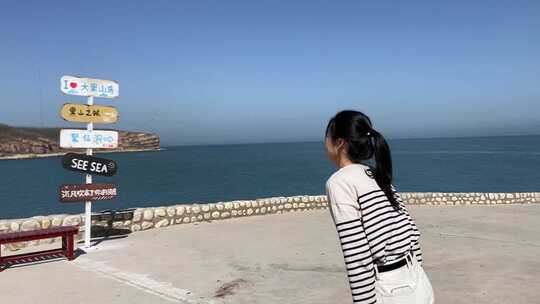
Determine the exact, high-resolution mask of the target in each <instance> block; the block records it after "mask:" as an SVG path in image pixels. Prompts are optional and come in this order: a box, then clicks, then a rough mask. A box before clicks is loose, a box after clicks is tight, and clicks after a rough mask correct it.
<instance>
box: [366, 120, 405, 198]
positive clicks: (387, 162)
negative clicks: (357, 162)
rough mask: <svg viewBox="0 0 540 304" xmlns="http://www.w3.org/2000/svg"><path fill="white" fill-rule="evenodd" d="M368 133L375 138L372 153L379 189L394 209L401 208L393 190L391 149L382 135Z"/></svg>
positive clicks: (373, 131) (372, 132) (372, 131)
mask: <svg viewBox="0 0 540 304" xmlns="http://www.w3.org/2000/svg"><path fill="white" fill-rule="evenodd" d="M368 133H370V134H369V136H371V137H372V138H373V141H372V149H373V150H372V153H373V157H374V158H375V172H374V175H375V181H377V184H378V185H379V187H380V188H381V189H382V190H383V191H384V193H385V194H386V197H387V198H388V200H389V201H390V203H391V204H392V205H393V206H394V207H399V203H398V201H397V199H396V197H395V195H394V191H393V189H392V179H393V176H392V156H391V154H390V147H389V146H388V143H387V142H386V139H384V137H383V136H382V134H381V133H379V132H377V131H376V130H373V129H372V130H370V131H369V132H368Z"/></svg>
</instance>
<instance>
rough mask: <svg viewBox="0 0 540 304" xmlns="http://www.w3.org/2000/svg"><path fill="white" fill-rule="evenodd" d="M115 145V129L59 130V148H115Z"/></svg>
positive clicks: (116, 136) (116, 142) (116, 141)
mask: <svg viewBox="0 0 540 304" xmlns="http://www.w3.org/2000/svg"><path fill="white" fill-rule="evenodd" d="M117 147H118V132H116V131H101V130H94V131H88V130H81V129H62V130H60V148H86V149H88V148H90V149H93V148H96V149H115V148H117Z"/></svg>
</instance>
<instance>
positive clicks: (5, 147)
mask: <svg viewBox="0 0 540 304" xmlns="http://www.w3.org/2000/svg"><path fill="white" fill-rule="evenodd" d="M118 135H119V143H118V148H117V149H112V150H108V149H107V150H104V149H96V152H100V151H102V152H135V151H155V150H159V149H160V146H159V136H158V135H157V134H153V133H144V132H128V131H118ZM59 137H60V128H31V127H12V126H8V125H5V124H0V159H23V158H36V157H46V156H57V155H62V154H65V153H67V152H84V151H86V150H85V149H69V150H68V149H60V147H59Z"/></svg>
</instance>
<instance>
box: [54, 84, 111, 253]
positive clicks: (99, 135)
mask: <svg viewBox="0 0 540 304" xmlns="http://www.w3.org/2000/svg"><path fill="white" fill-rule="evenodd" d="M60 90H61V91H62V92H63V93H65V94H68V95H76V96H85V97H88V99H87V102H86V107H85V106H84V105H73V104H69V105H67V106H66V105H64V107H63V108H62V111H61V116H62V117H63V118H64V119H66V120H68V121H74V122H86V123H87V125H86V130H76V129H66V130H61V131H60V147H61V148H86V156H88V157H91V156H92V154H93V151H92V149H93V148H103V149H113V148H116V147H118V132H116V131H94V123H113V122H116V121H117V120H118V112H117V111H116V109H114V108H112V107H106V108H107V109H104V108H103V107H101V108H100V106H94V97H101V98H115V97H118V95H119V93H120V91H119V85H118V83H117V82H116V81H112V80H102V79H92V78H81V77H76V76H62V78H61V79H60ZM64 108H66V110H67V112H66V113H64V111H63V110H64ZM73 110H75V111H73ZM79 110H81V112H82V113H84V115H79ZM98 110H99V114H100V115H97V114H98V112H95V111H98ZM88 111H90V113H89V112H88ZM102 111H103V112H102ZM72 113H74V114H72ZM104 113H110V115H101V114H104ZM64 114H65V115H64ZM87 114H90V115H91V116H88V115H87ZM82 116H85V117H87V118H84V119H83V118H82ZM98 117H99V118H98ZM104 117H105V118H104ZM86 161H88V163H86ZM71 162H72V163H71V165H68V167H69V170H77V171H84V172H86V170H91V169H89V168H90V167H91V166H92V162H93V164H94V168H95V170H94V172H86V184H85V185H82V186H84V187H86V188H81V185H62V186H61V187H60V201H81V200H82V201H85V207H84V211H85V217H84V225H85V229H84V247H85V248H86V249H87V250H88V249H90V236H91V233H90V229H91V227H92V226H91V225H92V220H91V215H92V201H93V200H102V199H112V198H114V197H116V193H117V191H116V186H115V185H112V184H106V185H105V186H104V185H100V184H98V185H100V186H97V187H98V188H95V187H96V186H95V185H96V184H92V175H91V174H90V173H92V174H97V171H98V170H97V164H98V163H101V162H100V161H96V160H95V159H91V158H88V159H82V158H81V159H80V160H79V159H77V161H75V164H74V163H73V158H71ZM113 163H114V162H113ZM72 165H74V167H72ZM87 166H90V167H87ZM114 168H116V164H115V166H114ZM99 171H100V173H104V171H103V169H100V170H99ZM107 171H108V170H107ZM108 172H109V171H108ZM114 172H115V171H114ZM113 174H114V173H113ZM93 187H94V188H93ZM99 187H101V188H99Z"/></svg>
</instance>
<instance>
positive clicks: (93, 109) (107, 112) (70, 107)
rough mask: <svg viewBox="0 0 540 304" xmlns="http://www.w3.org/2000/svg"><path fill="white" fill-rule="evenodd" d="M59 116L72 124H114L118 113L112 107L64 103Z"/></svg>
mask: <svg viewBox="0 0 540 304" xmlns="http://www.w3.org/2000/svg"><path fill="white" fill-rule="evenodd" d="M60 116H62V118H63V119H65V120H67V121H72V122H86V123H88V122H93V123H115V122H117V121H118V111H117V110H116V108H114V107H109V106H98V105H92V106H89V105H85V104H77V103H66V104H64V106H62V109H61V110H60Z"/></svg>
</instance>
